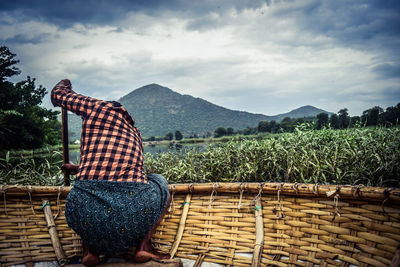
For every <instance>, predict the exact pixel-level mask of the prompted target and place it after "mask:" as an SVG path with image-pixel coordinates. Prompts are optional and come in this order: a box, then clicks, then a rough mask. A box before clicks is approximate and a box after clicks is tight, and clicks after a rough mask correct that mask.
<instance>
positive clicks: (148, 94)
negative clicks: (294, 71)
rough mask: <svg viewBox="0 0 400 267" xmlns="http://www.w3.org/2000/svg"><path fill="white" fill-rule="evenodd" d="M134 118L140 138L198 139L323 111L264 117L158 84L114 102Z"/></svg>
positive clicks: (73, 124)
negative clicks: (220, 129)
mask: <svg viewBox="0 0 400 267" xmlns="http://www.w3.org/2000/svg"><path fill="white" fill-rule="evenodd" d="M118 101H119V102H120V103H121V104H122V105H123V106H125V108H126V109H127V110H128V112H129V113H130V114H131V115H132V117H133V118H134V119H135V123H136V124H135V126H136V127H137V128H139V130H140V131H141V133H142V135H143V136H144V137H150V136H165V135H166V134H167V133H168V132H173V133H174V132H175V131H177V130H179V131H180V132H181V133H182V134H184V135H193V134H197V135H199V136H201V135H203V134H205V133H207V132H211V133H213V132H214V130H215V129H216V128H217V127H220V126H221V127H225V128H228V127H232V128H233V129H235V130H241V129H244V128H246V127H256V126H257V125H258V123H259V122H260V121H271V120H275V121H278V122H279V121H281V120H282V119H283V118H285V117H291V118H303V117H309V116H316V115H317V114H319V113H321V112H325V113H329V112H327V111H325V110H322V109H318V108H316V107H313V106H304V107H300V108H298V109H295V110H292V111H290V112H288V113H283V114H278V115H275V116H267V115H263V114H254V113H249V112H245V111H236V110H230V109H227V108H224V107H221V106H218V105H215V104H212V103H210V102H208V101H206V100H204V99H201V98H196V97H193V96H190V95H182V94H179V93H177V92H175V91H173V90H171V89H169V88H167V87H164V86H160V85H158V84H149V85H146V86H143V87H140V88H138V89H136V90H133V91H132V92H130V93H128V94H127V95H125V96H123V97H121V98H120V99H119V100H118ZM80 120H81V119H80V118H79V117H78V116H72V115H71V116H70V119H69V121H70V127H69V128H70V132H73V133H74V135H73V136H71V138H72V139H79V133H80V128H79V129H77V128H78V125H80V124H81V123H80Z"/></svg>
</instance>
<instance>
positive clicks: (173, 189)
mask: <svg viewBox="0 0 400 267" xmlns="http://www.w3.org/2000/svg"><path fill="white" fill-rule="evenodd" d="M174 196H175V185H173V186H172V193H171V203H170V205H169V208H168V213H169V217H170V218H171V216H172V214H171V211H172V213H174V212H175V201H174Z"/></svg>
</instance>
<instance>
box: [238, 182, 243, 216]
mask: <svg viewBox="0 0 400 267" xmlns="http://www.w3.org/2000/svg"><path fill="white" fill-rule="evenodd" d="M243 191H244V190H243V188H242V184H240V187H239V193H240V197H239V204H238V209H239V210H240V209H241V208H242V198H243Z"/></svg>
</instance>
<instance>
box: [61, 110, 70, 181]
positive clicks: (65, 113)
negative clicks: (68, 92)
mask: <svg viewBox="0 0 400 267" xmlns="http://www.w3.org/2000/svg"><path fill="white" fill-rule="evenodd" d="M61 117H62V144H63V163H69V147H68V111H67V110H66V109H65V108H62V114H61ZM64 185H66V186H69V185H70V179H69V173H68V172H67V170H64Z"/></svg>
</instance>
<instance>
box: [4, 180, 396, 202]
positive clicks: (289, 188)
mask: <svg viewBox="0 0 400 267" xmlns="http://www.w3.org/2000/svg"><path fill="white" fill-rule="evenodd" d="M260 185H261V184H260V183H242V184H240V183H216V184H215V183H204V184H170V185H169V187H170V190H172V188H173V187H174V190H175V193H177V194H187V193H189V192H191V193H210V192H212V190H213V188H214V189H215V190H216V191H217V192H221V193H239V192H240V189H242V190H243V191H244V192H245V193H258V191H259V189H260ZM1 188H2V190H3V191H5V190H7V195H9V194H10V195H18V194H20V195H24V194H26V193H28V192H29V190H30V191H31V193H32V194H35V195H37V194H39V195H40V194H58V192H59V187H58V186H31V187H28V186H15V185H2V186H1ZM29 188H30V189H29ZM338 188H340V189H339V190H338ZM70 190H71V188H70V187H65V186H64V187H61V189H60V192H61V196H66V195H68V193H69V191H70ZM278 190H281V192H280V194H281V195H290V196H299V197H320V198H327V199H328V198H329V199H332V196H331V197H329V196H328V194H332V192H336V191H338V192H337V195H339V196H340V199H355V200H360V199H361V200H370V201H378V202H382V201H385V203H395V204H400V188H383V187H367V186H364V187H360V186H350V185H343V186H337V185H318V186H316V185H314V184H293V183H283V184H281V183H265V184H262V192H263V194H274V195H276V194H277V192H278Z"/></svg>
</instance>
